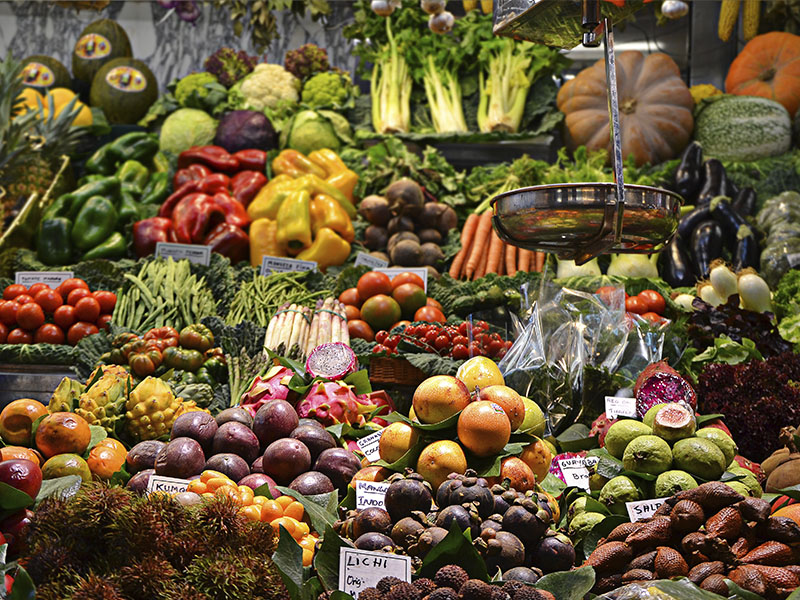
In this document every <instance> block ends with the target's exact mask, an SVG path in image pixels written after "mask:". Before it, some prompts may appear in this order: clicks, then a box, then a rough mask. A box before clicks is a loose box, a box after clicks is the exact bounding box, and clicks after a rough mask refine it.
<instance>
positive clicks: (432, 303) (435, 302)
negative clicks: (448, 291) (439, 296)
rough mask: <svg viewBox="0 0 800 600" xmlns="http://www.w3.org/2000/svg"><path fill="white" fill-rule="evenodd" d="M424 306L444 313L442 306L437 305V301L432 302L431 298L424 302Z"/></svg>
mask: <svg viewBox="0 0 800 600" xmlns="http://www.w3.org/2000/svg"><path fill="white" fill-rule="evenodd" d="M425 306H432V307H433V308H438V309H439V310H440V311H442V312H444V308H442V305H441V304H439V302H438V301H437V300H434V299H433V298H428V299H427V300H426V301H425Z"/></svg>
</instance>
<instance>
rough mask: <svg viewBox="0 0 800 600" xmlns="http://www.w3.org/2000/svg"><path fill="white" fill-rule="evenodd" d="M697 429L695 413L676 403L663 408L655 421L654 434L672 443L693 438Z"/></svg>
mask: <svg viewBox="0 0 800 600" xmlns="http://www.w3.org/2000/svg"><path fill="white" fill-rule="evenodd" d="M696 428H697V421H696V420H695V418H694V413H693V412H692V411H690V410H689V409H688V408H686V407H684V406H681V405H680V404H677V403H675V402H673V403H671V404H667V405H666V406H662V407H661V409H659V411H658V412H657V413H656V416H655V419H654V420H653V433H654V434H655V435H657V436H658V437H660V438H661V439H663V440H666V441H668V442H670V443H673V442H677V441H678V440H682V439H684V438H688V437H692V436H693V435H694V431H695V429H696Z"/></svg>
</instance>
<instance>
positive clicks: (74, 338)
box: [67, 321, 100, 346]
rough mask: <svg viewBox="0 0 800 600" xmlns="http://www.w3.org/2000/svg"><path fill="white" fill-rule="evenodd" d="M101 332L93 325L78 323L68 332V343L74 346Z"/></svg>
mask: <svg viewBox="0 0 800 600" xmlns="http://www.w3.org/2000/svg"><path fill="white" fill-rule="evenodd" d="M99 331H100V330H99V329H97V327H96V326H95V325H94V324H93V323H86V322H84V321H78V322H77V323H75V324H74V325H73V326H72V327H70V328H69V331H68V332H67V341H68V342H69V345H70V346H74V345H75V344H77V343H78V342H80V341H81V340H82V339H83V338H85V337H86V336H87V335H93V334H95V333H98V332H99Z"/></svg>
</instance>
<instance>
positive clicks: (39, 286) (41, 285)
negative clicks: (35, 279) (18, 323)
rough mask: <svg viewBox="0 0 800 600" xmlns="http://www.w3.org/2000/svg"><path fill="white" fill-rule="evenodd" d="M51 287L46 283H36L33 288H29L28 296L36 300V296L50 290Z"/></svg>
mask: <svg viewBox="0 0 800 600" xmlns="http://www.w3.org/2000/svg"><path fill="white" fill-rule="evenodd" d="M49 289H50V286H49V285H47V284H46V283H34V284H33V285H32V286H31V287H29V288H28V295H29V296H33V297H34V298H36V294H38V293H39V292H41V291H42V290H49Z"/></svg>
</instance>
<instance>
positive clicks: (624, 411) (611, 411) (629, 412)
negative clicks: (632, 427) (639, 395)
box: [606, 396, 636, 419]
mask: <svg viewBox="0 0 800 600" xmlns="http://www.w3.org/2000/svg"><path fill="white" fill-rule="evenodd" d="M635 416H636V398H622V397H621V396H606V417H608V418H609V419H618V418H619V417H635Z"/></svg>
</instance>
